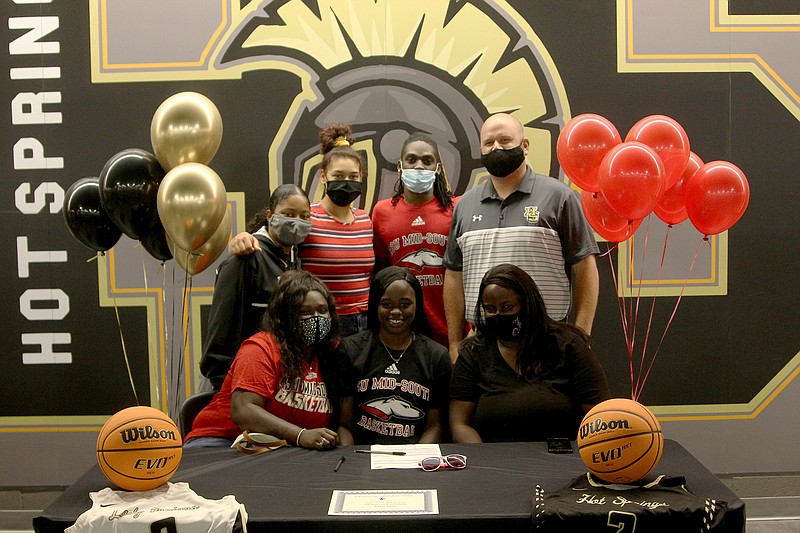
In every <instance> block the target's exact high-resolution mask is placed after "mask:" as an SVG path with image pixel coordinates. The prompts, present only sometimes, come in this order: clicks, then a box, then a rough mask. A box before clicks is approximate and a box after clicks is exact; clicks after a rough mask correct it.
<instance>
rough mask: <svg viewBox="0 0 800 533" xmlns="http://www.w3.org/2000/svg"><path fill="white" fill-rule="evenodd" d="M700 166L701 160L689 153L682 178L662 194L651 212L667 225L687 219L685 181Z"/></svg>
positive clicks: (701, 164)
mask: <svg viewBox="0 0 800 533" xmlns="http://www.w3.org/2000/svg"><path fill="white" fill-rule="evenodd" d="M702 166H703V160H702V159H700V158H699V157H698V156H697V154H695V153H694V152H690V153H689V162H688V163H687V164H686V170H684V171H683V176H681V178H680V179H679V180H678V183H676V184H675V185H673V186H672V187H670V188H669V189H667V190H666V192H664V196H663V197H661V201H660V202H658V205H656V206H655V207H654V208H653V212H654V213H655V214H656V216H658V218H660V219H661V220H663V221H664V222H666V223H667V224H680V223H681V222H683V221H684V220H686V219H687V218H689V213H687V212H686V181H687V180H688V179H689V178H690V177H691V176H693V175H694V173H695V172H697V171H698V170H699V169H700V167H702Z"/></svg>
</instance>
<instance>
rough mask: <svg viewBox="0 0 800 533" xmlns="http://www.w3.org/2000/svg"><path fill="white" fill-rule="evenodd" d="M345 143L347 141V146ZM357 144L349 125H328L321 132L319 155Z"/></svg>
mask: <svg viewBox="0 0 800 533" xmlns="http://www.w3.org/2000/svg"><path fill="white" fill-rule="evenodd" d="M344 141H347V144H344ZM355 142H356V139H355V137H353V131H352V130H351V129H350V126H349V125H347V124H328V125H327V126H325V127H324V128H322V130H320V132H319V153H321V154H322V155H325V154H327V153H328V152H330V151H331V150H333V149H334V148H336V147H337V146H350V145H353V144H355Z"/></svg>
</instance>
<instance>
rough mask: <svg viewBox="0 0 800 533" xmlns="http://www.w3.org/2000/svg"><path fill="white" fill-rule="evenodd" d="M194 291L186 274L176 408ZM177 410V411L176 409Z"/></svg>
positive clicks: (187, 259) (177, 371) (176, 377)
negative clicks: (190, 299) (192, 292)
mask: <svg viewBox="0 0 800 533" xmlns="http://www.w3.org/2000/svg"><path fill="white" fill-rule="evenodd" d="M186 264H189V254H188V253H187V256H186ZM191 291H192V276H191V274H188V273H187V275H186V277H185V278H183V297H182V303H181V327H182V329H183V331H182V334H183V343H182V344H181V347H180V350H179V351H178V365H177V370H176V373H175V389H174V390H175V404H174V405H175V408H176V409H177V408H179V406H180V401H179V399H178V398H179V395H178V391H179V390H180V389H181V387H180V383H181V377H182V376H183V362H184V356H185V352H186V350H188V347H189V319H190V316H191V312H190V310H189V294H190V293H191ZM176 412H177V411H176Z"/></svg>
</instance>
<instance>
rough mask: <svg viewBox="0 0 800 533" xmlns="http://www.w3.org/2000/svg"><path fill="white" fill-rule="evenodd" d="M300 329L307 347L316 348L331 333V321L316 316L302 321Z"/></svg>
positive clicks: (324, 317)
mask: <svg viewBox="0 0 800 533" xmlns="http://www.w3.org/2000/svg"><path fill="white" fill-rule="evenodd" d="M299 327H300V335H302V337H303V341H304V342H305V343H306V346H314V345H316V344H319V343H320V342H322V341H323V340H324V339H325V337H327V336H328V333H330V332H331V319H330V318H328V317H326V316H320V315H314V316H310V317H308V318H304V319H302V320H300V326H299Z"/></svg>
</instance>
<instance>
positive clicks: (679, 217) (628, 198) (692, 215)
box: [556, 113, 750, 242]
mask: <svg viewBox="0 0 800 533" xmlns="http://www.w3.org/2000/svg"><path fill="white" fill-rule="evenodd" d="M556 153H557V154H558V161H559V163H560V164H561V167H562V168H563V169H564V172H565V173H566V175H567V177H569V179H570V180H572V182H574V183H575V184H576V185H578V186H579V187H580V188H581V189H582V193H581V204H582V206H583V211H584V214H585V215H586V219H587V220H588V221H589V224H591V226H592V228H594V230H595V231H596V232H597V233H598V234H600V235H601V236H602V237H603V238H604V239H606V240H608V241H611V242H620V241H624V240H625V239H627V238H628V237H630V236H631V235H633V234H634V233H635V232H636V229H637V228H638V227H639V225H640V224H641V221H642V219H643V218H644V217H646V216H648V215H649V214H650V213H651V212H655V214H656V216H658V218H660V219H661V220H662V221H664V222H665V223H667V224H670V225H674V224H680V223H681V222H683V221H684V220H686V219H687V218H688V219H689V220H691V222H692V224H693V225H694V227H695V228H696V229H697V230H698V231H699V232H701V233H703V234H704V235H715V234H717V233H721V232H723V231H725V230H727V229H729V228H730V227H731V226H733V225H734V224H736V222H737V221H738V220H739V219H740V218H741V216H742V215H743V214H744V212H745V210H746V209H747V204H748V202H749V201H750V186H749V184H748V183H747V178H746V177H745V175H744V173H743V172H742V171H741V170H740V169H739V168H738V167H737V166H736V165H734V164H732V163H728V162H727V161H713V162H711V163H706V164H704V163H703V161H702V160H701V159H700V158H699V157H698V156H697V155H696V154H694V153H693V152H691V151H690V148H689V137H688V136H687V135H686V131H685V130H684V129H683V127H681V125H680V124H678V122H676V121H675V120H674V119H672V118H670V117H667V116H664V115H651V116H649V117H645V118H643V119H642V120H640V121H639V122H637V123H636V124H634V126H633V127H632V128H631V129H630V131H629V132H628V135H627V136H626V137H625V140H624V141H623V140H622V137H621V136H620V134H619V132H618V131H617V129H616V128H615V127H614V125H613V124H612V123H611V122H610V121H609V120H608V119H606V118H604V117H601V116H600V115H594V114H591V113H587V114H583V115H578V116H577V117H575V118H573V119H572V120H570V121H569V122H568V123H567V125H566V126H565V127H564V129H563V130H562V131H561V134H560V135H559V137H558V143H557V145H556Z"/></svg>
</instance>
